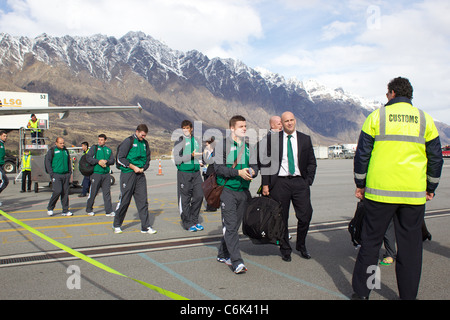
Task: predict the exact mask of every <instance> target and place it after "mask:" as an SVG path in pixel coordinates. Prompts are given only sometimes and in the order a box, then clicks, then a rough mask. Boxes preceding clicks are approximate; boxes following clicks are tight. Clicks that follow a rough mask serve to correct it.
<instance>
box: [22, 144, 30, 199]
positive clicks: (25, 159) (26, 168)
mask: <svg viewBox="0 0 450 320" xmlns="http://www.w3.org/2000/svg"><path fill="white" fill-rule="evenodd" d="M27 180H28V183H27V182H26V181H27ZM25 186H27V187H28V188H27V190H28V192H31V155H30V151H29V150H25V151H24V152H23V156H22V189H21V190H20V192H25V191H26V190H25Z"/></svg>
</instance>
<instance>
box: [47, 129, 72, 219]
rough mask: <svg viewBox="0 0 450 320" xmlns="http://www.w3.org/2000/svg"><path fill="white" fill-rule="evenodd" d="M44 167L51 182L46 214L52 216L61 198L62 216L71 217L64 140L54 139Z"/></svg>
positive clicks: (68, 164)
mask: <svg viewBox="0 0 450 320" xmlns="http://www.w3.org/2000/svg"><path fill="white" fill-rule="evenodd" d="M45 167H46V170H47V172H48V174H49V175H50V178H51V180H52V191H53V192H52V196H51V198H50V201H49V202H48V206H47V210H48V211H47V214H48V215H49V216H53V209H54V208H55V206H56V202H57V201H58V199H59V197H61V205H62V209H63V213H62V215H63V216H71V215H73V213H72V212H70V211H69V187H70V185H69V183H70V175H71V174H72V165H71V162H70V155H69V151H68V150H67V149H66V147H65V146H64V139H63V138H61V137H58V138H56V142H55V146H53V147H52V148H50V149H49V150H48V152H47V156H46V157H45Z"/></svg>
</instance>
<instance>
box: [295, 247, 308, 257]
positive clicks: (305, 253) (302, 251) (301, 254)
mask: <svg viewBox="0 0 450 320" xmlns="http://www.w3.org/2000/svg"><path fill="white" fill-rule="evenodd" d="M297 250H298V251H300V256H301V257H302V258H304V259H311V255H310V254H309V252H308V250H306V248H301V249H300V248H297Z"/></svg>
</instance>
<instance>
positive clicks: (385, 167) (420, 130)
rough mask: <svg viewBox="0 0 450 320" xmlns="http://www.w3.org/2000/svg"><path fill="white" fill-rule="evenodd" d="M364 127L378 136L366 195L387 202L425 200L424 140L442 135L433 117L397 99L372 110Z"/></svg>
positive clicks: (369, 170) (416, 201)
mask: <svg viewBox="0 0 450 320" xmlns="http://www.w3.org/2000/svg"><path fill="white" fill-rule="evenodd" d="M362 130H363V131H364V132H365V133H366V134H368V135H370V136H372V137H373V138H374V139H375V142H374V147H373V150H372V154H371V157H370V163H369V168H368V171H367V177H366V189H365V197H366V198H367V199H370V200H373V201H378V202H384V203H399V204H402V203H403V204H412V205H422V204H424V203H425V202H426V188H427V156H426V146H425V143H426V142H428V141H431V140H433V139H435V138H437V137H438V136H439V133H438V131H437V129H436V126H435V124H434V121H433V119H432V118H431V117H430V116H429V115H428V114H427V113H425V112H423V111H422V110H420V109H417V108H415V107H413V106H412V105H411V104H409V103H406V102H398V103H394V104H392V105H388V106H386V107H381V108H380V109H378V110H375V111H374V112H372V113H371V114H370V115H369V116H368V117H367V119H366V121H365V123H364V125H363V128H362ZM430 179H432V178H430Z"/></svg>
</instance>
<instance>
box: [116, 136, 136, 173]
mask: <svg viewBox="0 0 450 320" xmlns="http://www.w3.org/2000/svg"><path fill="white" fill-rule="evenodd" d="M128 139H129V140H130V149H128V152H130V150H131V147H132V146H133V141H134V136H129V137H128ZM124 141H126V139H125V140H124ZM124 141H122V142H121V143H120V144H119V146H118V147H117V150H116V168H117V169H120V168H122V167H123V166H122V165H121V164H120V163H119V161H117V160H118V156H119V149H120V147H121V146H122V144H123V143H124ZM128 152H127V153H128Z"/></svg>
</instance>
